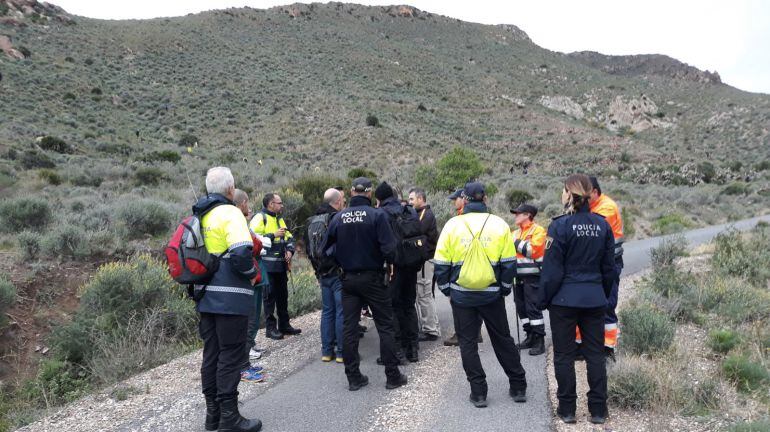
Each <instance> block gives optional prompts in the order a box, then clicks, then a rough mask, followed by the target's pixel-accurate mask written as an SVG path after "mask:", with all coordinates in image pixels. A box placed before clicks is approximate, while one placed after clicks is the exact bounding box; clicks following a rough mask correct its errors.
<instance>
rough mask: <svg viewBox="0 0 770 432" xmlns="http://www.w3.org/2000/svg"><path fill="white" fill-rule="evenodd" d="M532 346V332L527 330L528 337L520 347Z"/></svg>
mask: <svg viewBox="0 0 770 432" xmlns="http://www.w3.org/2000/svg"><path fill="white" fill-rule="evenodd" d="M527 348H532V333H530V332H527V337H525V338H524V340H523V341H521V343H519V349H527Z"/></svg>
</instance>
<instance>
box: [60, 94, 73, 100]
mask: <svg viewBox="0 0 770 432" xmlns="http://www.w3.org/2000/svg"><path fill="white" fill-rule="evenodd" d="M62 99H64V100H75V99H76V98H75V95H74V94H72V93H64V96H63V97H62Z"/></svg>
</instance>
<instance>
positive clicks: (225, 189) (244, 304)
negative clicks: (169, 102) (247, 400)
mask: <svg viewBox="0 0 770 432" xmlns="http://www.w3.org/2000/svg"><path fill="white" fill-rule="evenodd" d="M234 192H235V181H234V179H233V174H232V173H231V172H230V169H229V168H225V167H215V168H211V169H210V170H209V171H208V173H207V174H206V196H205V197H202V198H201V199H200V200H198V202H197V203H196V204H195V205H194V206H193V214H204V216H203V217H202V218H201V231H202V233H204V236H203V239H204V240H203V241H204V243H205V245H206V250H207V251H208V252H209V253H210V254H214V255H222V257H221V258H220V260H219V268H218V269H217V271H216V273H214V275H213V276H212V278H211V280H210V281H209V283H208V284H206V285H196V286H195V288H194V289H195V292H196V293H197V294H198V295H200V294H202V297H200V300H199V301H198V302H197V305H196V309H197V310H198V313H199V314H200V323H199V331H200V336H201V339H203V361H202V363H201V386H202V388H203V395H204V396H205V397H206V423H205V427H206V430H217V428H218V429H219V430H220V431H225V430H226V431H240V432H257V431H259V430H260V429H261V428H262V422H261V421H259V420H258V419H253V420H251V419H245V418H243V417H242V416H241V414H240V413H239V412H238V383H239V382H240V380H241V368H242V366H243V363H244V360H245V358H246V346H247V345H246V339H247V332H248V321H249V315H251V314H252V313H253V309H254V299H253V296H254V288H253V287H254V284H255V282H256V281H257V269H256V268H255V267H254V259H253V256H252V250H253V244H254V243H253V241H252V238H251V234H249V227H248V225H247V223H246V218H244V217H243V214H242V213H241V211H240V210H238V208H237V207H236V206H235V205H233V201H232V200H233V194H234Z"/></svg>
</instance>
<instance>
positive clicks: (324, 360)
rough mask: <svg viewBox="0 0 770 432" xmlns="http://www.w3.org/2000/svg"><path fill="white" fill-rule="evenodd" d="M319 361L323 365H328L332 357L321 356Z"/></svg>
mask: <svg viewBox="0 0 770 432" xmlns="http://www.w3.org/2000/svg"><path fill="white" fill-rule="evenodd" d="M321 361H322V362H324V363H328V362H330V361H332V356H330V355H324V356H321Z"/></svg>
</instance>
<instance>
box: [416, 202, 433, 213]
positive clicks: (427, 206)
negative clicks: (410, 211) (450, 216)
mask: <svg viewBox="0 0 770 432" xmlns="http://www.w3.org/2000/svg"><path fill="white" fill-rule="evenodd" d="M414 209H415V211H417V212H421V211H423V210H430V204H425V206H423V207H420V208H417V207H415V208H414Z"/></svg>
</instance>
